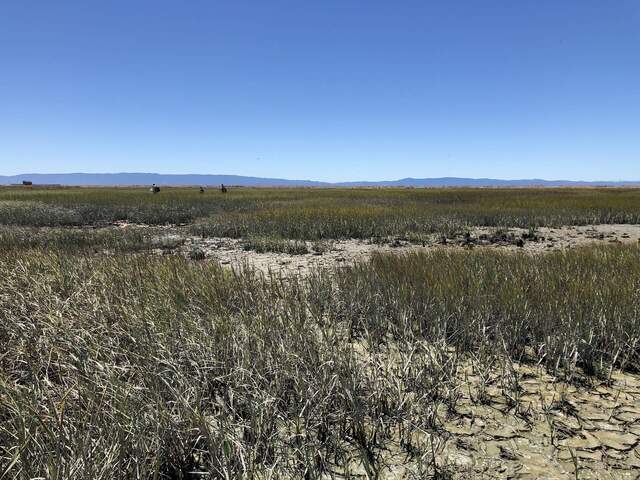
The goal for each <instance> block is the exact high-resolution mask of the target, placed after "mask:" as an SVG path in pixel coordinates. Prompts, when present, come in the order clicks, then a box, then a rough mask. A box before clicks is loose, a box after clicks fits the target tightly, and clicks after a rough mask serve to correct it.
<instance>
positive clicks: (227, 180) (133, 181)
mask: <svg viewBox="0 0 640 480" xmlns="http://www.w3.org/2000/svg"><path fill="white" fill-rule="evenodd" d="M23 181H31V182H33V183H34V185H39V184H40V185H43V184H55V185H97V186H117V185H120V186H126V185H151V184H153V183H155V184H156V185H176V186H178V185H220V184H221V183H224V184H225V185H242V186H274V187H525V186H541V187H561V186H640V181H608V180H603V181H572V180H543V179H537V178H533V179H520V180H500V179H495V178H460V177H441V178H402V179H400V180H383V181H353V182H336V183H330V182H318V181H314V180H288V179H284V178H261V177H245V176H241V175H192V174H185V175H173V174H160V173H29V174H20V175H13V176H2V175H0V185H9V184H20V183H22V182H23Z"/></svg>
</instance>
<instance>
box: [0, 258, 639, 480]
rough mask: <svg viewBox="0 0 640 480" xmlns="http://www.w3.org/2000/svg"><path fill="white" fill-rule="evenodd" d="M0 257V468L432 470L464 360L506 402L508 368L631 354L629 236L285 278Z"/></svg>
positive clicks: (187, 267) (136, 474)
mask: <svg viewBox="0 0 640 480" xmlns="http://www.w3.org/2000/svg"><path fill="white" fill-rule="evenodd" d="M0 271H1V272H2V275H1V276H0V312H1V315H2V322H0V477H2V476H3V477H5V478H24V479H27V478H37V477H40V478H42V477H44V478H52V479H66V478H78V479H84V478H86V479H89V478H91V479H107V478H200V477H202V476H208V477H210V478H312V479H314V478H321V477H322V476H323V475H325V476H326V475H329V476H330V475H335V474H336V473H335V472H342V473H343V474H345V475H347V476H348V475H354V474H355V473H360V474H365V475H367V476H368V477H369V478H377V477H379V476H380V475H381V474H382V473H383V472H385V471H388V470H385V469H387V468H388V462H389V458H388V455H389V454H390V453H389V452H397V453H398V455H400V456H401V457H402V458H403V459H404V461H407V462H412V463H413V464H415V476H416V478H426V477H429V476H431V477H438V476H440V478H443V476H446V475H448V473H447V472H448V467H447V465H443V464H441V463H438V461H437V460H436V457H437V454H438V452H439V451H440V450H441V449H442V448H443V445H444V444H445V443H446V437H441V436H438V432H439V431H440V428H441V425H442V422H443V421H444V419H445V418H446V417H447V416H450V415H455V411H456V403H457V401H458V398H459V395H460V381H459V377H460V375H459V373H460V368H461V366H462V365H463V364H464V363H465V362H468V361H472V364H473V365H474V368H475V369H477V370H478V371H485V372H486V376H487V377H489V376H490V375H491V372H493V371H495V370H496V369H498V370H500V371H501V372H502V373H501V375H502V377H504V378H505V380H504V381H503V382H502V390H503V391H504V392H505V395H508V396H509V398H511V400H510V401H512V402H515V403H517V402H518V396H517V391H518V377H517V374H516V373H514V372H515V371H514V370H513V369H512V368H509V362H513V361H521V362H532V363H540V364H542V365H545V366H546V368H547V369H549V370H550V371H552V372H554V373H555V374H557V375H561V376H564V377H566V378H575V377H576V376H578V375H600V376H606V372H607V371H608V369H610V368H611V367H612V366H616V367H618V368H622V369H627V370H637V369H638V368H639V367H640V348H639V344H640V341H639V336H640V323H639V322H640V320H639V318H640V317H639V311H638V305H640V298H639V295H640V249H639V248H638V247H636V246H607V247H597V248H596V247H594V248H587V249H581V250H576V251H569V252H558V253H552V254H549V255H545V256H535V257H528V256H525V255H503V254H499V253H495V252H493V253H483V252H477V251H472V252H447V251H435V252H432V253H426V254H410V255H403V256H391V255H379V256H375V257H374V258H373V259H372V260H371V261H370V262H367V263H361V264H358V265H355V266H353V267H345V268H341V269H338V270H335V271H330V270H318V271H315V272H313V273H312V274H311V275H309V276H307V277H287V278H284V277H278V276H275V275H271V276H267V277H264V276H262V275H259V274H257V273H256V272H254V271H252V270H251V269H249V268H245V269H242V270H224V269H222V268H221V267H219V266H218V265H216V264H214V263H207V262H193V261H189V260H187V259H184V258H182V257H180V256H148V255H142V254H141V255H129V256H125V255H117V256H95V255H93V256H89V255H83V254H72V253H64V252H60V251H59V252H55V251H45V250H42V249H38V248H31V249H26V250H23V251H22V252H15V251H3V252H2V253H0ZM505 372H506V373H505ZM478 398H479V396H478ZM479 400H481V398H479ZM332 472H333V473H332Z"/></svg>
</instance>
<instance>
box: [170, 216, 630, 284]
mask: <svg viewBox="0 0 640 480" xmlns="http://www.w3.org/2000/svg"><path fill="white" fill-rule="evenodd" d="M639 240H640V225H588V226H575V227H562V228H539V229H537V230H535V231H533V232H532V231H529V230H527V229H521V228H511V229H503V230H497V229H495V228H488V227H475V228H472V229H470V230H469V231H468V232H464V233H459V234H457V235H454V236H451V237H447V238H444V237H439V236H435V235H434V236H431V237H428V238H425V239H424V240H423V241H421V242H420V243H416V242H415V241H414V242H412V241H407V240H398V239H396V240H389V241H385V242H380V241H376V242H373V241H370V240H358V239H351V240H334V241H330V242H327V243H326V245H327V247H326V248H325V249H324V251H323V252H317V251H313V248H312V243H311V242H307V243H308V246H309V251H310V253H307V254H302V255H292V254H287V253H273V252H263V253H258V252H255V251H251V250H245V249H244V248H243V242H242V241H241V240H237V239H230V238H205V239H202V238H199V237H190V238H186V239H185V241H184V244H183V245H182V246H181V247H180V250H179V251H181V252H182V253H184V254H185V255H189V256H192V257H193V258H194V259H210V260H216V261H219V262H220V263H221V264H223V265H228V266H234V267H239V266H242V265H249V266H251V267H253V268H255V269H258V270H260V271H263V272H268V271H272V272H280V273H284V274H297V273H299V274H306V273H308V272H309V271H310V270H312V269H314V268H317V267H336V266H341V265H345V264H350V263H354V262H357V261H359V260H366V259H367V258H368V257H370V256H371V254H372V253H374V252H409V251H425V250H429V249H433V248H458V249H460V248H482V249H499V250H506V251H522V252H526V253H530V254H539V253H544V252H548V251H553V250H562V249H568V248H575V247H579V246H583V245H587V244H590V243H601V244H606V243H638V241H639Z"/></svg>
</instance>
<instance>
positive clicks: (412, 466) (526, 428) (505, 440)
mask: <svg viewBox="0 0 640 480" xmlns="http://www.w3.org/2000/svg"><path fill="white" fill-rule="evenodd" d="M363 368H366V366H364V365H363ZM478 373H479V372H478V369H475V371H474V369H473V368H472V367H471V366H469V367H467V368H465V371H464V372H460V375H461V376H463V377H464V378H465V379H466V380H465V383H464V384H463V387H462V388H460V391H459V393H460V398H459V400H458V402H457V404H456V407H455V411H454V412H447V409H446V408H445V407H444V406H443V407H442V409H441V411H440V412H439V414H438V415H439V416H440V417H441V418H445V419H446V420H445V421H444V426H443V429H442V430H441V431H439V432H438V433H436V434H433V433H427V432H423V431H421V430H420V429H416V430H415V431H414V432H413V433H412V435H411V438H412V442H413V443H414V445H415V446H420V447H423V451H424V447H426V450H427V451H429V450H431V445H433V450H432V451H433V452H434V454H435V458H436V462H435V464H436V465H437V468H438V469H439V471H440V472H441V477H438V478H458V479H530V480H534V479H558V480H559V479H571V478H578V479H599V480H601V479H610V480H618V479H637V478H640V444H639V442H640V377H639V376H637V375H631V374H622V373H620V372H613V374H612V376H611V379H610V380H609V381H606V382H605V381H601V382H596V383H594V384H591V385H589V386H582V385H576V384H571V383H566V382H563V381H559V379H557V378H555V377H552V376H551V375H549V374H548V373H546V371H545V369H543V368H536V367H532V366H524V365H520V366H518V365H514V371H512V372H494V373H493V374H491V375H489V376H488V378H482V375H479V374H478ZM514 375H515V376H517V378H518V381H517V384H515V385H514V384H513V380H514V378H516V377H514ZM401 451H402V452H403V453H400V452H401ZM382 457H383V462H382V463H383V464H385V465H387V467H386V468H385V469H384V470H383V471H382V472H380V478H388V479H391V478H394V479H397V478H420V477H419V467H417V466H416V463H418V462H417V461H416V459H408V458H407V454H406V445H405V446H404V450H403V449H401V446H400V445H395V444H394V442H393V440H392V441H391V442H390V443H389V445H388V446H387V448H386V449H385V452H384V453H383V454H382ZM429 461H430V462H433V461H432V460H431V459H429ZM362 473H363V474H364V473H365V472H364V470H363V472H362Z"/></svg>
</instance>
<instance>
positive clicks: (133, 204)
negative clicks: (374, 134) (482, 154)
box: [0, 187, 640, 240]
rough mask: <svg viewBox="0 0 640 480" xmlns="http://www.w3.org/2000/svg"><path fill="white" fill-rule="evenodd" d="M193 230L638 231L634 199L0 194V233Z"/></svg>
mask: <svg viewBox="0 0 640 480" xmlns="http://www.w3.org/2000/svg"><path fill="white" fill-rule="evenodd" d="M115 221H127V222H131V223H143V224H148V225H165V224H171V225H176V224H191V225H192V227H191V229H192V233H193V234H195V235H202V236H223V237H234V238H241V237H243V238H245V237H248V236H250V235H254V236H266V237H279V238H288V239H297V240H319V239H337V238H372V237H386V236H416V235H423V234H429V233H441V234H450V233H454V232H456V231H461V230H464V229H465V228H468V227H469V226H473V225H483V226H495V227H523V228H529V227H539V226H561V225H586V224H598V223H640V189H630V188H629V189H623V188H619V189H618V188H599V189H597V188H589V189H587V188H582V189H580V188H574V189H571V188H558V189H533V188H528V189H473V188H451V189H403V188H385V189H366V188H360V189H302V188H297V189H296V188H282V189H258V188H253V189H252V188H231V189H230V190H229V193H227V194H224V195H223V194H220V193H219V192H214V191H209V192H207V193H206V194H204V195H202V194H199V193H198V189H195V188H191V189H189V188H163V190H162V192H161V193H160V194H159V195H151V194H149V193H148V192H147V190H146V189H145V188H138V189H136V188H60V189H38V188H35V189H30V190H27V189H25V190H23V189H15V188H6V187H5V188H1V187H0V224H4V225H22V226H69V225H76V226H77V225H101V224H108V223H111V222H115Z"/></svg>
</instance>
